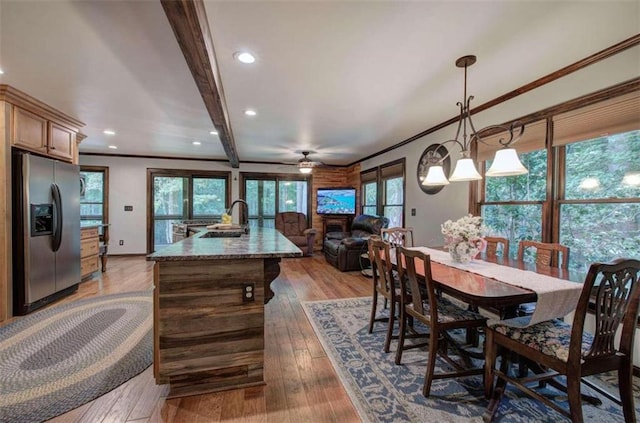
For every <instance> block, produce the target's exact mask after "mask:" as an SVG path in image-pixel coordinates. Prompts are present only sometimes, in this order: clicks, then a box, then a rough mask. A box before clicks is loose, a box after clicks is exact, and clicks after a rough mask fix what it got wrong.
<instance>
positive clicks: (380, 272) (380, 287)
mask: <svg viewBox="0 0 640 423" xmlns="http://www.w3.org/2000/svg"><path fill="white" fill-rule="evenodd" d="M368 244H369V260H370V261H371V264H372V281H373V302H372V304H371V316H370V318H369V333H372V332H373V324H374V322H380V321H386V322H388V326H387V336H386V339H385V342H384V352H386V353H388V352H389V350H390V348H391V339H397V338H398V336H397V335H396V336H394V335H393V326H394V324H395V320H396V312H397V311H399V310H400V287H399V285H398V284H397V283H396V279H395V276H394V272H393V267H392V264H391V253H390V246H389V243H388V242H384V241H383V240H382V239H381V238H377V237H371V238H369V240H368ZM378 295H382V297H383V298H384V299H385V307H386V304H387V302H388V303H389V317H388V318H387V317H376V313H377V307H378Z"/></svg>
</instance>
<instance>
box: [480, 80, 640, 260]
mask: <svg viewBox="0 0 640 423" xmlns="http://www.w3.org/2000/svg"><path fill="white" fill-rule="evenodd" d="M615 90H616V89H615V88H614V89H613V93H612V94H611V95H608V94H609V92H610V91H611V90H607V89H605V90H602V91H600V92H597V93H593V94H590V95H588V96H585V97H583V98H580V99H576V100H573V101H571V102H570V103H569V104H571V105H573V104H588V105H587V106H584V107H580V108H575V106H574V108H573V109H572V110H569V111H566V110H567V107H566V105H560V106H554V107H553V108H550V109H547V110H545V111H539V112H535V113H533V114H532V115H535V116H541V115H546V116H547V117H546V118H545V119H544V120H542V121H538V122H544V126H541V125H540V124H539V123H533V124H531V125H528V126H527V129H526V130H525V136H523V139H522V140H520V141H518V143H517V144H516V145H515V147H516V149H517V150H518V152H519V153H520V158H521V159H522V161H523V164H524V165H525V166H526V167H527V168H528V169H529V174H528V175H521V176H514V177H507V178H486V179H484V180H483V181H482V182H481V183H479V184H478V186H479V187H480V189H479V193H478V201H477V204H476V206H477V207H476V208H473V209H474V210H475V211H476V212H477V213H481V214H482V216H484V218H485V224H486V225H487V226H489V227H490V228H491V232H492V235H498V236H503V237H506V238H509V240H510V241H511V256H512V257H515V254H516V251H517V247H518V242H519V241H520V240H521V239H533V240H540V241H543V242H557V243H560V244H563V245H566V246H567V247H569V248H570V254H569V267H570V268H571V269H573V270H577V271H579V272H581V273H586V271H587V270H588V268H589V266H590V265H591V263H593V262H596V261H604V262H608V261H611V260H613V259H615V258H619V257H639V256H640V122H639V121H638V113H639V111H640V91H631V92H628V93H626V94H623V95H619V94H617V93H616V92H615ZM616 95H617V97H616ZM600 98H607V100H605V101H598V100H599V99H600ZM532 127H533V130H531V128H532ZM527 134H528V135H527ZM543 134H544V135H546V134H549V135H550V136H551V137H550V138H549V139H548V140H547V141H546V143H542V144H540V141H538V144H536V141H535V139H534V138H539V139H541V140H544V139H545V138H546V136H543ZM603 134H606V135H603ZM534 135H535V136H534ZM497 136H499V135H497ZM487 150H488V149H487V148H486V147H485V146H483V145H479V147H478V161H483V162H485V163H484V168H485V169H486V168H487V167H488V166H489V165H490V163H489V160H488V158H489V153H490V151H487Z"/></svg>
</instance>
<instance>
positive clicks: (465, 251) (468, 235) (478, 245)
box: [441, 214, 487, 263]
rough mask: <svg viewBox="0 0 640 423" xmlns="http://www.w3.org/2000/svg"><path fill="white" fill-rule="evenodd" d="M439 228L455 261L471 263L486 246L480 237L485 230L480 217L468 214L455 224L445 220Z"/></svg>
mask: <svg viewBox="0 0 640 423" xmlns="http://www.w3.org/2000/svg"><path fill="white" fill-rule="evenodd" d="M441 226H442V234H443V235H444V243H445V246H446V248H447V249H448V250H449V254H451V257H452V258H453V259H454V260H455V261H459V262H462V263H467V262H469V261H471V259H472V258H474V257H475V256H476V255H478V253H480V252H481V251H482V250H483V249H484V246H485V245H486V243H485V242H484V239H483V238H482V237H483V235H484V234H485V233H486V232H487V228H486V226H484V225H483V224H482V217H480V216H472V215H470V214H469V215H467V216H464V217H461V218H460V219H458V220H456V221H455V222H453V221H451V220H447V221H446V222H444V223H443V224H442V225H441Z"/></svg>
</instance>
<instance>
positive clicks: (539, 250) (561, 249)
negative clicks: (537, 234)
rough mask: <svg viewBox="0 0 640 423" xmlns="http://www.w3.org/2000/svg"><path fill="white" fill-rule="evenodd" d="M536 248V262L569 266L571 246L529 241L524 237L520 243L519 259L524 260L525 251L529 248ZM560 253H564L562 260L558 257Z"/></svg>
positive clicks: (553, 265) (554, 265) (546, 264)
mask: <svg viewBox="0 0 640 423" xmlns="http://www.w3.org/2000/svg"><path fill="white" fill-rule="evenodd" d="M531 247H532V248H535V249H536V264H542V265H544V266H551V267H561V268H563V269H568V268H569V247H565V246H564V245H562V244H552V243H546V242H537V241H529V240H526V239H523V240H522V241H520V244H518V260H524V251H525V250H526V249H527V248H531ZM558 253H561V254H562V262H560V260H559V258H558ZM560 263H562V265H560Z"/></svg>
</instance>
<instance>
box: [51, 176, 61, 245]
mask: <svg viewBox="0 0 640 423" xmlns="http://www.w3.org/2000/svg"><path fill="white" fill-rule="evenodd" d="M51 195H52V197H53V216H54V219H53V240H52V243H51V249H52V250H53V251H54V252H55V251H58V249H60V244H61V243H62V197H61V196H60V187H58V185H57V184H51Z"/></svg>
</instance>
